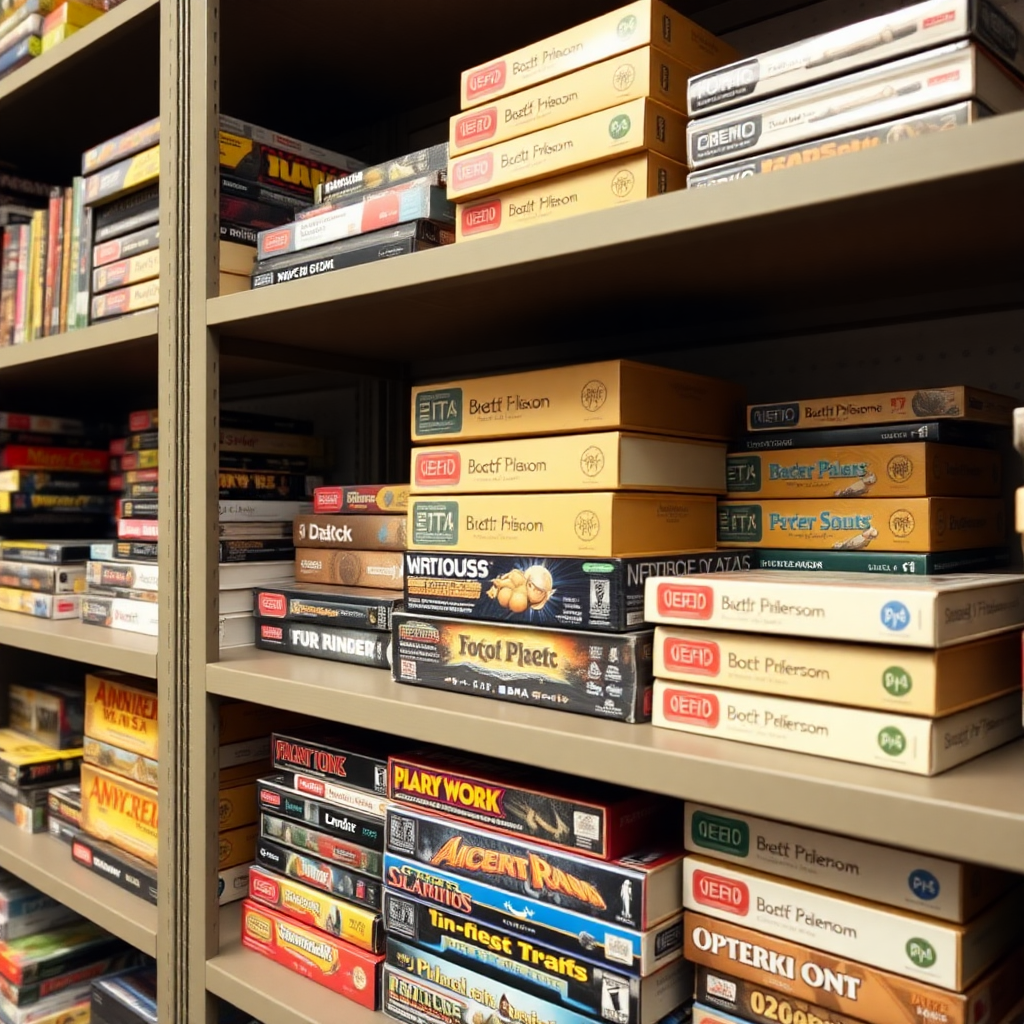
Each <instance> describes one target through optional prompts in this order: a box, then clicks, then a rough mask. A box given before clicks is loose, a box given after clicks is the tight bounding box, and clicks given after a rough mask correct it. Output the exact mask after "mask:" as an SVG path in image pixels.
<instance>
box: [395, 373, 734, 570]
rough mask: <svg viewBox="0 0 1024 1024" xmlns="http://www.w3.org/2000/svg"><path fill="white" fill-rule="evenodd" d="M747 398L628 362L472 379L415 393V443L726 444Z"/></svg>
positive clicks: (715, 384)
mask: <svg viewBox="0 0 1024 1024" xmlns="http://www.w3.org/2000/svg"><path fill="white" fill-rule="evenodd" d="M742 394H743V392H742V390H741V389H740V388H738V387H737V386H736V385H735V384H731V383H729V382H727V381H722V380H716V379H714V378H713V377H700V376H698V375H696V374H693V373H685V372H684V371H682V370H673V369H669V368H667V367H664V366H652V365H650V364H648V363H634V362H632V361H631V360H628V359H611V360H608V361H606V362H600V363H578V364H576V365H574V366H559V367H554V368H552V369H548V370H530V371H527V372H525V373H506V374H498V375H496V376H493V377H473V378H468V379H465V380H455V381H449V382H446V383H442V384H424V385H419V386H417V387H414V388H413V389H412V440H413V442H414V443H418V444H450V443H452V442H454V441H476V440H482V439H484V438H495V437H532V436H535V435H538V434H576V433H584V432H589V431H595V430H634V431H637V432H640V433H646V434H673V435H676V436H680V437H699V438H708V439H710V440H717V441H728V440H729V439H730V438H732V437H733V436H734V434H735V430H736V427H737V425H738V418H739V415H740V407H739V404H740V402H741V401H742ZM549 553H550V552H549Z"/></svg>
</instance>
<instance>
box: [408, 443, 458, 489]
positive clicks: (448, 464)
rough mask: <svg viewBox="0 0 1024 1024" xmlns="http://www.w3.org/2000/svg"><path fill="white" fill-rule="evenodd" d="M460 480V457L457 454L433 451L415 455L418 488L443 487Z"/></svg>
mask: <svg viewBox="0 0 1024 1024" xmlns="http://www.w3.org/2000/svg"><path fill="white" fill-rule="evenodd" d="M461 479H462V456H461V455H459V453H458V452H451V451H449V452H443V451H442V452H439V451H434V450H429V449H428V450H427V451H421V452H417V453H416V483H417V485H418V486H420V487H443V486H446V485H452V484H457V483H458V482H459V481H460V480H461Z"/></svg>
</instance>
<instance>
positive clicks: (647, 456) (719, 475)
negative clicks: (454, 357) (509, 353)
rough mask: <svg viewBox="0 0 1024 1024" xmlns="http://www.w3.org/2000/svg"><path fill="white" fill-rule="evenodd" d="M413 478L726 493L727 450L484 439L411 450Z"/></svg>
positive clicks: (544, 487) (468, 488)
mask: <svg viewBox="0 0 1024 1024" xmlns="http://www.w3.org/2000/svg"><path fill="white" fill-rule="evenodd" d="M993 454H994V453H993ZM997 465H998V462H997ZM409 477H410V479H411V480H412V484H411V490H412V493H413V494H414V495H416V494H492V493H499V494H506V493H508V492H509V491H513V492H516V491H520V492H521V491H529V492H534V491H577V490H580V491H613V490H635V491H679V492H693V493H697V494H724V493H725V489H726V482H725V478H726V473H725V445H723V444H715V443H713V442H709V441H689V440H683V439H681V438H667V437H657V436H655V435H646V434H627V433H624V432H622V431H617V430H616V431H610V432H607V433H600V434H565V435H562V436H555V437H545V438H519V439H516V440H510V441H481V442H478V443H476V444H461V445H451V446H448V445H446V446H444V447H430V448H416V449H413V452H412V465H411V467H410V472H409Z"/></svg>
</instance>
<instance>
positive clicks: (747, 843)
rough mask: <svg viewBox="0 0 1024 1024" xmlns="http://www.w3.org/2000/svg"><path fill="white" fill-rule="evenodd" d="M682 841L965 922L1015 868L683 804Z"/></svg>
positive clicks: (1007, 882)
mask: <svg viewBox="0 0 1024 1024" xmlns="http://www.w3.org/2000/svg"><path fill="white" fill-rule="evenodd" d="M685 814H686V818H685V832H684V836H685V838H684V843H685V846H686V849H687V850H688V851H690V852H691V853H699V854H705V855H707V856H710V857H714V858H716V859H717V860H720V861H726V862H728V863H730V864H737V865H739V866H740V867H744V868H750V869H752V870H757V871H763V872H765V873H766V874H769V875H777V876H779V877H782V878H788V879H791V880H793V881H796V882H803V883H806V884H807V885H814V886H820V887H821V888H824V889H830V890H834V891H836V892H841V893H845V894H846V895H848V896H856V897H858V898H860V899H865V900H871V901H873V902H875V903H884V904H886V905H887V906H891V907H898V908H901V909H903V910H910V911H913V912H915V913H918V914H924V915H925V916H927V917H934V918H940V919H942V920H944V921H952V922H955V923H959V924H963V923H964V922H965V921H970V920H972V919H973V918H974V917H976V916H977V915H978V914H980V913H981V912H982V911H983V910H985V909H986V908H987V907H988V906H990V905H991V904H992V903H993V902H994V901H995V900H997V899H998V898H999V897H1000V896H1002V895H1003V894H1005V893H1006V892H1007V891H1009V890H1010V889H1011V888H1013V886H1014V885H1015V884H1016V880H1017V879H1016V876H1015V875H1013V874H1011V873H1010V872H1008V871H997V870H995V869H994V868H984V867H980V866H978V865H974V864H960V863H958V862H956V861H950V860H942V859H940V858H939V857H931V856H928V855H927V854H922V853H912V852H911V851H909V850H896V849H893V848H892V847H889V846H881V845H879V844H877V843H865V842H861V841H860V840H857V839H847V838H845V837H844V836H835V835H831V834H830V833H828V832H818V831H816V830H814V829H806V828H799V827H797V826H796V825H789V824H784V823H783V822H779V821H768V820H766V819H765V818H758V817H756V816H754V815H751V814H740V813H738V812H735V811H727V810H721V809H720V808H716V807H706V806H704V805H702V804H692V803H688V804H687V805H686V811H685Z"/></svg>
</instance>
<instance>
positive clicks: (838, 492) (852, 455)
mask: <svg viewBox="0 0 1024 1024" xmlns="http://www.w3.org/2000/svg"><path fill="white" fill-rule="evenodd" d="M726 477H727V481H728V488H729V495H730V497H738V496H747V497H751V498H809V497H818V496H820V497H823V498H829V497H831V498H890V497H892V498H895V497H906V498H924V497H932V496H942V497H947V498H954V497H979V498H987V497H997V496H998V495H999V493H1000V485H1001V483H1002V459H1001V458H1000V456H999V453H998V452H995V451H992V450H990V449H987V448H965V447H960V446H959V445H951V444H931V443H928V442H925V441H919V442H915V443H910V442H908V443H898V444H871V445H850V446H847V445H843V446H841V447H829V448H786V449H778V450H774V451H761V452H742V453H737V454H735V455H730V456H729V457H728V459H727V462H726Z"/></svg>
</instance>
